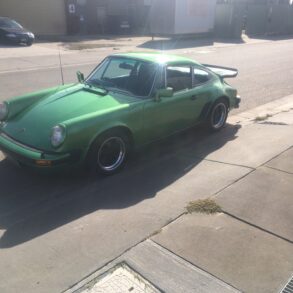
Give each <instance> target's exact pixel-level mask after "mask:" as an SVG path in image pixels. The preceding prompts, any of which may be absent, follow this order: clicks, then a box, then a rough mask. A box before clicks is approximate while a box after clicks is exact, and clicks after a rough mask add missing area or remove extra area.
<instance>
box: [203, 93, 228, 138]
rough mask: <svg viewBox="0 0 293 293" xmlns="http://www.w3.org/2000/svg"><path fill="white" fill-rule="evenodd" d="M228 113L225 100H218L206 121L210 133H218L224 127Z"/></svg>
mask: <svg viewBox="0 0 293 293" xmlns="http://www.w3.org/2000/svg"><path fill="white" fill-rule="evenodd" d="M228 113H229V107H228V103H227V101H226V100H225V99H223V98H220V99H218V100H217V101H216V102H215V103H214V105H213V107H212V109H211V111H210V113H209V116H208V119H207V127H208V129H209V130H210V131H211V132H217V131H220V130H221V129H222V128H223V127H224V126H225V125H226V120H227V117H228Z"/></svg>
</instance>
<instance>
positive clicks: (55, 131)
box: [51, 125, 66, 148]
mask: <svg viewBox="0 0 293 293" xmlns="http://www.w3.org/2000/svg"><path fill="white" fill-rule="evenodd" d="M65 137H66V129H65V127H64V126H62V125H56V126H54V127H53V128H52V133H51V144H52V146H53V147H55V148H56V147H59V146H60V145H61V144H62V143H63V142H64V140H65Z"/></svg>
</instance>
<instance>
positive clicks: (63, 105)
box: [0, 53, 239, 168]
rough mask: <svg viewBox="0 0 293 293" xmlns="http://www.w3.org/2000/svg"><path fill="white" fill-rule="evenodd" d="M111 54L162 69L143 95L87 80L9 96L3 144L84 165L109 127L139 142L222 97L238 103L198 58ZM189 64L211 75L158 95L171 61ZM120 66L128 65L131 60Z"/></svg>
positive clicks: (34, 156) (188, 121) (21, 155)
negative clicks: (55, 139) (56, 141)
mask: <svg viewBox="0 0 293 293" xmlns="http://www.w3.org/2000/svg"><path fill="white" fill-rule="evenodd" d="M108 58H110V59H111V58H120V59H121V58H125V60H141V61H143V62H148V63H152V64H155V65H156V67H155V68H156V70H157V73H156V75H155V80H154V83H153V85H154V86H153V88H152V91H151V92H150V94H149V95H148V96H146V97H141V96H136V95H134V94H130V93H127V92H124V91H119V90H116V89H111V88H106V87H104V86H92V84H91V85H90V84H88V83H87V82H84V83H77V84H69V85H63V86H59V87H55V88H51V89H47V90H44V91H40V92H36V93H32V94H28V95H24V96H21V97H17V98H13V99H10V100H9V101H7V102H6V103H7V105H8V109H9V112H8V116H7V117H6V119H5V120H4V121H2V122H1V123H0V150H2V151H3V152H4V153H5V154H6V155H8V156H9V157H11V158H13V160H14V161H16V162H18V163H21V164H23V165H28V166H32V167H38V166H39V167H40V165H39V164H37V163H36V162H37V161H38V160H48V161H50V162H52V164H50V165H49V166H46V167H50V168H51V167H53V166H62V165H64V166H67V165H72V164H76V165H80V164H82V163H83V162H84V161H85V158H86V156H87V154H88V151H89V149H90V147H91V145H92V143H93V142H94V141H95V139H96V138H97V137H99V136H100V135H101V134H102V133H104V132H105V131H109V130H111V129H118V128H119V129H123V130H125V131H126V132H127V134H128V135H129V136H130V138H131V141H132V142H133V146H134V147H135V148H138V147H140V146H142V145H144V144H147V143H150V142H152V141H154V140H158V139H160V138H163V137H166V136H168V135H171V134H173V133H175V132H178V131H181V130H183V129H186V128H189V127H192V126H194V125H196V124H198V123H200V122H201V121H203V120H205V119H206V118H207V115H208V113H209V110H210V109H211V107H212V105H213V103H214V102H215V101H216V100H217V99H218V98H220V97H225V99H227V102H228V104H229V107H230V109H231V108H234V107H237V106H238V104H239V99H238V98H237V91H236V90H235V89H233V88H232V87H230V86H229V85H228V84H227V83H225V82H224V80H223V78H221V77H220V76H219V75H217V74H215V73H213V72H212V71H211V70H209V69H207V68H206V67H204V66H202V65H200V64H199V63H197V62H195V61H193V60H190V59H187V58H184V57H180V56H175V55H163V54H161V53H125V54H115V55H112V56H110V57H108ZM184 65H187V66H190V67H191V68H192V71H193V70H195V69H196V68H197V69H202V70H205V71H206V72H208V74H209V80H208V81H207V82H204V83H202V84H198V85H196V86H194V87H192V88H190V89H186V90H181V91H178V92H174V94H173V95H172V97H159V96H158V95H157V91H158V90H159V89H157V88H156V87H155V84H156V82H157V79H159V78H162V76H163V79H166V76H165V74H166V73H165V72H166V67H167V66H184ZM100 66H103V64H102V65H100ZM121 67H122V69H121V70H124V69H125V70H126V69H127V66H126V65H125V66H121ZM194 68H195V69H194ZM159 76H160V77H159ZM192 76H193V77H194V74H193V75H192ZM165 86H167V85H166V84H165ZM56 125H61V126H63V127H64V128H65V131H66V138H65V140H64V142H63V143H62V144H61V145H60V146H59V147H53V146H52V143H51V132H52V128H53V127H54V126H56ZM42 168H45V167H42Z"/></svg>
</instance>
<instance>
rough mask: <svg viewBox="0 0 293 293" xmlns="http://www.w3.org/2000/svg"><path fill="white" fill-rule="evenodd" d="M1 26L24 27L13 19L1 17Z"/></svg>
mask: <svg viewBox="0 0 293 293" xmlns="http://www.w3.org/2000/svg"><path fill="white" fill-rule="evenodd" d="M0 27H2V28H15V29H19V28H22V26H21V25H20V24H19V23H17V22H16V21H15V20H12V19H9V18H7V19H5V18H4V19H3V18H2V19H0Z"/></svg>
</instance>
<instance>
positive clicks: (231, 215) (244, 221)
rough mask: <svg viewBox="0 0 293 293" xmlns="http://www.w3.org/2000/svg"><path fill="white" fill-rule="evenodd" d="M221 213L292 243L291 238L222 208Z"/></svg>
mask: <svg viewBox="0 0 293 293" xmlns="http://www.w3.org/2000/svg"><path fill="white" fill-rule="evenodd" d="M222 213H224V214H225V215H227V216H229V217H231V218H233V219H235V220H237V221H239V222H242V223H244V224H246V225H249V226H251V227H253V228H256V229H258V230H260V231H262V232H264V233H268V234H270V235H272V236H274V237H277V238H279V239H281V240H284V241H286V242H288V243H290V244H293V241H292V240H290V239H288V238H286V237H283V236H281V235H278V234H276V233H274V232H271V231H269V230H267V229H265V228H262V227H260V226H257V225H255V224H253V223H251V222H248V221H246V220H244V219H241V218H239V217H237V216H235V215H233V214H231V213H229V212H227V211H225V210H222Z"/></svg>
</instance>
